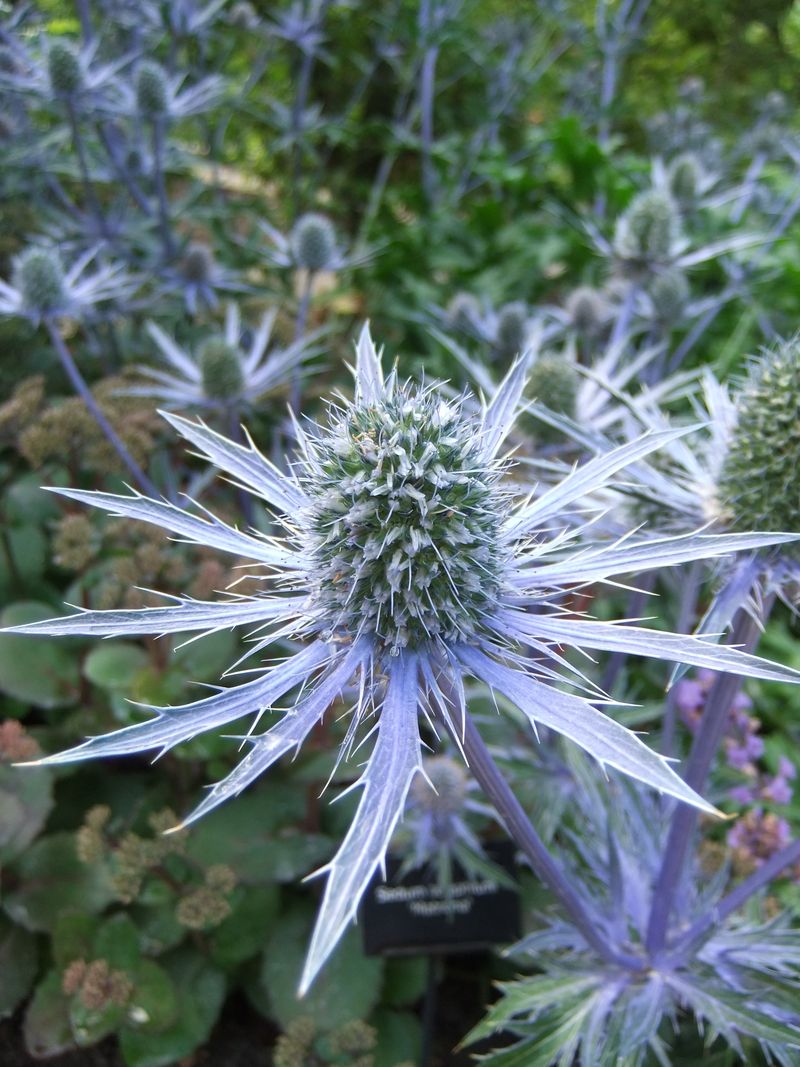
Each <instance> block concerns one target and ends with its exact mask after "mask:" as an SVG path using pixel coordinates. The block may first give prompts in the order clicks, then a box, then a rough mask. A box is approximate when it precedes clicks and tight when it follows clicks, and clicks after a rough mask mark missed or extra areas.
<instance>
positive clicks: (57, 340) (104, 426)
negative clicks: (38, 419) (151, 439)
mask: <svg viewBox="0 0 800 1067" xmlns="http://www.w3.org/2000/svg"><path fill="white" fill-rule="evenodd" d="M44 322H45V326H46V327H47V332H48V333H49V335H50V340H51V341H52V342H53V347H54V348H55V350H56V352H57V353H58V358H59V359H60V360H61V365H62V366H63V368H64V370H65V371H66V373H67V377H68V378H69V380H70V382H71V383H72V387H73V388H74V390H75V392H76V393H77V394H78V396H80V398H81V399H82V400H83V402H84V404H86V407H87V408H88V409H89V411H90V413H91V415H92V417H93V418H94V420H95V422H96V423H97V425H98V426H99V427H100V429H101V430H102V432H103V434H104V436H105V437H106V438H107V440H108V443H109V444H110V445H111V447H112V448H113V449H114V451H115V452H116V453H117V455H118V456H119V458H120V459H121V460H122V462H123V463H124V464H125V466H126V467H127V468H128V470H129V472H130V474H131V476H132V477H133V480H134V482H136V484H137V486H138V487H139V489H141V490H142V491H143V492H145V493H147V495H148V496H152V497H154V498H155V499H156V500H158V499H159V498H160V496H161V494H160V493H159V491H158V489H156V487H155V485H154V484H153V483H152V482H151V481H150V479H149V478H148V477H147V475H146V474H145V473H144V471H143V470H142V468H141V467H140V466H139V464H138V463H137V462H136V460H135V459H134V458H133V456H132V455H131V454H130V452H129V451H128V449H127V448H126V447H125V445H124V443H123V442H122V440H121V439H120V437H119V434H118V433H117V431H116V430H115V429H114V427H113V426H112V425H111V423H110V422H109V421H108V419H107V418H106V417H105V415H104V414H103V412H102V411H101V410H100V407H99V406H98V403H97V401H96V400H95V398H94V397H93V396H92V392H91V390H90V389H89V386H88V385H87V384H86V382H85V381H84V380H83V375H82V374H81V372H80V371H79V370H78V367H77V365H76V364H75V360H74V359H73V358H72V355H71V353H70V351H69V349H68V348H67V346H66V344H65V343H64V339H63V337H62V336H61V334H60V333H59V332H58V326H57V325H56V323H55V322H54V321H53V320H52V319H51V318H46V319H45V320H44Z"/></svg>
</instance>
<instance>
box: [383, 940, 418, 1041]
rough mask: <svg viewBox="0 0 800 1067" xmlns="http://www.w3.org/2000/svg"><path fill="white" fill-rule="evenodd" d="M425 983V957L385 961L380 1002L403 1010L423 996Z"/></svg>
mask: <svg viewBox="0 0 800 1067" xmlns="http://www.w3.org/2000/svg"><path fill="white" fill-rule="evenodd" d="M427 982H428V960H427V958H426V957H424V956H409V957H405V958H402V959H390V960H387V961H386V971H385V974H384V979H383V994H382V996H381V1002H382V1003H383V1004H387V1005H390V1006H391V1007H393V1008H404V1007H407V1006H409V1005H411V1004H415V1003H416V1002H417V1001H418V1000H419V999H420V997H422V996H424V995H425V987H426V985H427ZM400 1058H401V1059H402V1058H403V1057H402V1056H401V1057H400Z"/></svg>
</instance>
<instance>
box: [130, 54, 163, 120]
mask: <svg viewBox="0 0 800 1067" xmlns="http://www.w3.org/2000/svg"><path fill="white" fill-rule="evenodd" d="M136 105H137V107H138V109H139V112H140V114H142V115H145V116H147V118H160V117H162V116H163V115H165V114H166V113H167V110H168V107H169V82H168V78H167V73H166V71H165V70H164V68H163V67H162V66H161V65H160V64H159V63H155V62H153V61H152V60H149V59H146V60H144V61H143V62H142V63H140V64H139V67H138V69H137V71H136Z"/></svg>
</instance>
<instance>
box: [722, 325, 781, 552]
mask: <svg viewBox="0 0 800 1067" xmlns="http://www.w3.org/2000/svg"><path fill="white" fill-rule="evenodd" d="M736 407H737V413H738V420H737V426H736V430H735V432H734V435H733V439H732V440H731V444H730V447H729V450H728V455H727V457H726V459H725V463H724V465H723V468H722V473H721V475H720V479H719V485H718V494H719V498H720V501H721V503H722V504H723V506H724V508H725V510H726V512H727V513H728V515H729V517H730V520H731V522H732V525H733V526H734V527H735V528H736V529H739V530H782V531H787V532H790V533H791V532H794V531H797V530H800V479H798V476H797V472H798V469H800V338H798V337H794V338H792V339H791V340H790V341H785V342H783V343H782V344H780V345H779V346H778V347H777V348H775V349H773V350H772V351H770V352H767V353H765V354H764V355H763V356H762V357H761V358H760V359H759V360H757V361H755V362H754V363H753V364H752V366H751V367H750V373H749V376H748V378H747V381H746V382H745V384H744V386H743V387H742V390H741V392H740V393H739V396H738V398H737V404H736ZM789 550H790V551H791V549H789ZM784 551H786V549H784Z"/></svg>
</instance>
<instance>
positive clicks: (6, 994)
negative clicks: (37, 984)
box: [0, 915, 39, 1019]
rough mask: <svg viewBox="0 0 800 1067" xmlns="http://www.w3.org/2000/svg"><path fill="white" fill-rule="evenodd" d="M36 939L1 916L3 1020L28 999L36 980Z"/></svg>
mask: <svg viewBox="0 0 800 1067" xmlns="http://www.w3.org/2000/svg"><path fill="white" fill-rule="evenodd" d="M38 962H39V954H38V952H37V950H36V938H35V937H34V936H33V934H30V933H29V932H28V931H27V930H23V929H22V927H21V926H14V925H13V924H12V923H10V922H9V921H8V919H6V918H5V917H4V916H1V915H0V1019H5V1018H6V1016H8V1015H11V1014H12V1013H13V1012H14V1010H15V1009H16V1007H17V1005H18V1004H19V1003H20V1002H21V1001H22V1000H24V999H25V997H26V996H27V995H28V992H29V991H30V988H31V986H32V985H33V980H34V978H35V977H36V969H37V965H38Z"/></svg>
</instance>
